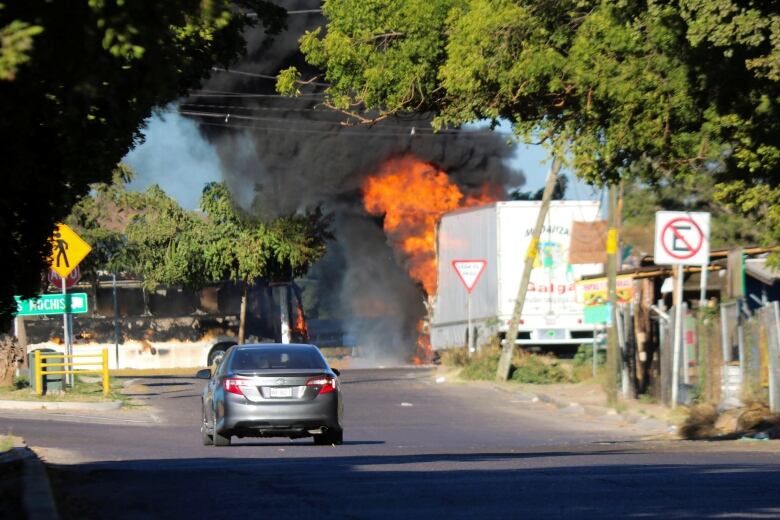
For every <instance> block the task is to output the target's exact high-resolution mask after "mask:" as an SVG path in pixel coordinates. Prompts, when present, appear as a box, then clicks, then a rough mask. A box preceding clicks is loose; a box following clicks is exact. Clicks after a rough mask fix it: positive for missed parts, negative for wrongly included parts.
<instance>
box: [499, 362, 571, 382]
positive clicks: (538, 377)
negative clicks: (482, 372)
mask: <svg viewBox="0 0 780 520" xmlns="http://www.w3.org/2000/svg"><path fill="white" fill-rule="evenodd" d="M497 367H498V365H496V368H497ZM513 367H514V370H512V374H511V376H510V377H511V379H512V381H515V382H517V383H530V384H535V385H549V384H554V383H570V382H571V378H570V377H569V374H568V372H567V371H566V370H565V369H563V368H562V367H561V366H560V365H559V364H558V362H557V360H555V359H554V358H551V357H546V356H537V355H529V356H523V358H521V359H520V360H519V362H517V361H515V362H514V363H513ZM493 376H494V377H495V370H494V371H493Z"/></svg>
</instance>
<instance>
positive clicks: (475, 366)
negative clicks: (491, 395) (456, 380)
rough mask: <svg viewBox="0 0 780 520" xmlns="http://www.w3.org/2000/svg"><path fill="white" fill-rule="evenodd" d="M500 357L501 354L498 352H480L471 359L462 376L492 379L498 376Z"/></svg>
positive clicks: (464, 377) (471, 378) (474, 378)
mask: <svg viewBox="0 0 780 520" xmlns="http://www.w3.org/2000/svg"><path fill="white" fill-rule="evenodd" d="M500 358H501V354H500V353H497V352H490V353H484V354H479V355H477V356H475V357H473V358H471V360H469V362H468V364H467V365H466V366H465V367H464V368H463V370H461V372H460V376H461V377H462V378H463V379H470V380H482V381H492V380H493V379H495V378H496V370H497V369H498V360H499V359H500Z"/></svg>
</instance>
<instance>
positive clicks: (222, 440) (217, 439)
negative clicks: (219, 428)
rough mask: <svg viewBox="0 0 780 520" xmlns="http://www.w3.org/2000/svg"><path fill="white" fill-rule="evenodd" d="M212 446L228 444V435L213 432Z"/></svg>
mask: <svg viewBox="0 0 780 520" xmlns="http://www.w3.org/2000/svg"><path fill="white" fill-rule="evenodd" d="M214 446H230V435H220V434H218V433H217V432H214Z"/></svg>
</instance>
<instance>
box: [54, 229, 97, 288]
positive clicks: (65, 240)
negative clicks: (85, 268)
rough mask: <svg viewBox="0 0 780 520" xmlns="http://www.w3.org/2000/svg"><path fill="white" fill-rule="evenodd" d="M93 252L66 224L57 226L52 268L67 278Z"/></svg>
mask: <svg viewBox="0 0 780 520" xmlns="http://www.w3.org/2000/svg"><path fill="white" fill-rule="evenodd" d="M90 251H92V247H91V246H90V245H89V244H87V243H86V242H84V240H83V239H82V238H81V237H80V236H78V235H77V234H76V232H75V231H73V230H72V229H71V228H69V227H68V226H66V225H65V224H57V229H55V230H54V234H53V235H52V236H51V257H49V263H50V264H51V268H52V269H53V270H54V271H55V272H56V273H57V274H58V275H60V276H61V277H63V278H67V276H68V275H69V274H70V272H71V271H72V270H74V269H75V268H76V266H77V265H79V263H80V262H81V261H82V260H84V257H85V256H87V255H88V254H89V252H90Z"/></svg>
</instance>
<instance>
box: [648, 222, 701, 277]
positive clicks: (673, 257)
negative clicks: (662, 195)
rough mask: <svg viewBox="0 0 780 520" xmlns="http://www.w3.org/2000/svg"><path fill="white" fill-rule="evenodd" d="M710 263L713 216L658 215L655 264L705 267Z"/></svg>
mask: <svg viewBox="0 0 780 520" xmlns="http://www.w3.org/2000/svg"><path fill="white" fill-rule="evenodd" d="M709 259H710V214H709V213H704V212H696V213H693V212H683V211H658V212H656V214H655V252H654V261H655V263H656V264H657V265H703V264H707V263H709Z"/></svg>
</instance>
